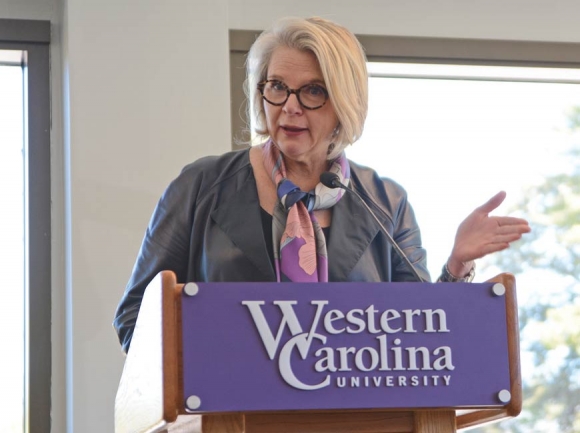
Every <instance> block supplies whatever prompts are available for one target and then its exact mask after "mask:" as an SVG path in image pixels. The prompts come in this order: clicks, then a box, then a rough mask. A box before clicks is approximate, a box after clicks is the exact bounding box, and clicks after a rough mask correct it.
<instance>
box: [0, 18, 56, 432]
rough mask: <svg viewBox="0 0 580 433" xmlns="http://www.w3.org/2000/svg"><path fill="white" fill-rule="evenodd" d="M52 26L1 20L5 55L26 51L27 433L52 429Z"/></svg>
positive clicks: (0, 46)
mask: <svg viewBox="0 0 580 433" xmlns="http://www.w3.org/2000/svg"><path fill="white" fill-rule="evenodd" d="M50 35H51V24H50V21H44V20H16V19H0V50H19V51H23V52H24V53H25V55H23V59H22V63H21V66H22V68H23V71H24V77H25V82H24V86H25V98H27V100H26V105H27V108H28V113H27V121H26V123H25V131H24V136H25V146H26V155H27V170H26V175H27V178H26V179H25V197H26V199H27V201H28V206H27V208H26V209H27V213H28V215H26V216H25V218H27V221H28V224H27V228H26V230H27V231H28V244H27V246H26V250H27V251H28V264H27V267H26V271H25V272H26V273H27V274H26V275H25V278H26V279H27V280H28V289H29V290H28V293H27V294H26V295H25V310H26V311H27V316H26V317H27V318H28V319H29V320H28V321H27V323H26V324H25V329H26V336H27V338H26V341H25V345H26V346H25V350H26V354H27V355H26V358H25V359H26V361H25V372H26V378H25V398H26V402H27V407H26V411H25V419H24V425H25V431H27V432H29V433H41V432H49V431H50V429H51V422H50V411H51V372H52V370H51V369H52V350H51V195H50V177H51V174H50V132H51V116H50Z"/></svg>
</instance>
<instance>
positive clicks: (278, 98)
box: [258, 80, 328, 110]
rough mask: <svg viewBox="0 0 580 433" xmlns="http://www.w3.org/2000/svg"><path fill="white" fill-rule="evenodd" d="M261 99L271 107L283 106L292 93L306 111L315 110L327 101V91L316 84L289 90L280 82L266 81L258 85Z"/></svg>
mask: <svg viewBox="0 0 580 433" xmlns="http://www.w3.org/2000/svg"><path fill="white" fill-rule="evenodd" d="M258 90H259V91H260V93H261V94H262V98H263V99H264V100H265V101H266V102H269V103H270V104H272V105H276V106H280V105H284V104H285V103H286V101H287V100H288V98H289V97H290V95H291V94H292V93H294V94H295V95H296V98H298V102H299V103H300V105H302V106H303V107H304V108H306V109H308V110H316V109H318V108H320V107H322V106H323V105H324V104H326V101H328V91H327V90H326V89H325V88H324V87H322V86H320V85H318V84H305V85H304V86H302V87H300V88H299V89H290V88H289V87H288V86H287V85H286V84H284V83H283V82H282V81H278V80H266V81H262V82H260V83H258Z"/></svg>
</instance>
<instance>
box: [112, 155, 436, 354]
mask: <svg viewBox="0 0 580 433" xmlns="http://www.w3.org/2000/svg"><path fill="white" fill-rule="evenodd" d="M350 164H351V166H350V167H351V184H350V186H351V187H353V188H354V189H356V190H357V192H359V194H361V195H362V196H363V197H364V196H367V197H371V198H372V199H373V200H374V201H375V202H377V203H378V204H379V205H380V207H381V209H382V210H383V211H384V212H386V213H387V214H388V215H390V219H389V218H384V220H383V221H382V223H383V225H384V226H385V227H386V228H387V230H389V232H390V233H392V235H393V237H394V239H395V241H396V242H397V243H398V244H399V246H400V247H401V248H402V249H403V251H404V252H405V253H406V255H407V256H408V257H409V259H410V260H411V262H413V263H414V265H415V267H416V268H417V270H418V272H419V273H420V275H421V277H422V278H423V279H424V280H425V281H430V276H429V272H428V271H427V267H426V252H425V250H424V249H423V248H422V246H421V235H420V232H419V227H418V226H417V222H416V220H415V216H414V213H413V210H412V208H411V206H410V205H409V203H408V202H407V196H406V193H405V191H404V190H403V188H402V187H401V186H400V185H398V184H397V183H395V182H394V181H392V180H389V179H381V178H379V177H378V175H377V173H376V172H374V171H373V170H371V169H369V168H366V167H362V166H359V165H357V164H355V163H353V162H350ZM371 208H372V205H371ZM377 216H379V218H381V217H380V214H377ZM327 248H328V262H329V281H372V282H380V281H383V282H387V281H416V277H414V275H413V273H412V272H411V271H410V270H409V269H408V267H407V266H406V264H405V263H404V262H403V261H402V260H401V259H400V258H399V256H398V255H397V254H396V252H395V251H394V250H393V249H392V247H391V246H390V245H389V243H388V240H387V239H386V237H385V236H384V235H383V234H382V233H381V232H380V229H379V226H378V225H377V223H376V221H374V219H373V218H372V216H371V215H369V213H368V212H367V210H366V209H365V208H364V206H363V205H362V204H361V203H360V202H359V201H358V199H357V198H356V197H354V196H353V195H352V194H345V195H344V196H343V198H342V199H341V200H340V201H339V202H338V204H337V205H336V206H334V208H333V212H332V224H331V232H330V239H329V242H328V245H327ZM162 270H172V271H173V272H175V274H176V275H177V281H178V282H180V283H185V282H190V281H198V282H233V281H256V282H257V281H275V280H276V277H275V273H274V268H273V264H272V262H271V260H270V255H269V253H268V251H267V250H266V243H265V240H264V232H263V229H262V220H261V217H260V204H259V201H258V192H257V189H256V182H255V178H254V174H253V171H252V167H251V165H250V159H249V152H248V150H243V151H236V152H229V153H226V154H224V155H221V156H212V157H205V158H202V159H199V160H198V161H196V162H194V163H192V164H189V165H188V166H186V167H185V168H184V169H183V171H182V172H181V174H180V175H179V176H178V177H177V178H176V179H175V180H174V181H173V182H172V183H171V184H170V185H169V187H168V188H167V190H166V191H165V192H164V194H163V196H162V197H161V199H160V201H159V203H158V204H157V207H156V209H155V211H154V213H153V216H152V218H151V221H150V223H149V227H148V228H147V232H146V234H145V238H144V240H143V244H142V245H141V250H140V252H139V256H138V257H137V261H136V263H135V266H134V268H133V273H132V275H131V278H130V280H129V282H128V284H127V287H126V289H125V293H124V294H123V297H122V299H121V302H120V303H119V306H118V307H117V311H116V314H115V320H114V326H115V328H116V330H117V333H118V335H119V340H120V342H121V344H122V346H123V350H125V351H128V349H129V345H130V342H131V337H132V335H133V328H134V326H135V321H136V319H137V314H138V313H139V308H140V305H141V299H142V297H143V292H144V290H145V288H146V287H147V285H148V284H149V282H150V281H151V280H152V279H153V278H154V277H155V275H157V273H159V272H160V271H162Z"/></svg>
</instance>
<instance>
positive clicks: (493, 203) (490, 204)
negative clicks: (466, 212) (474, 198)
mask: <svg viewBox="0 0 580 433" xmlns="http://www.w3.org/2000/svg"><path fill="white" fill-rule="evenodd" d="M505 196H506V192H505V191H500V192H498V193H497V194H496V195H494V196H493V197H492V198H490V199H489V200H488V201H487V202H486V203H484V204H482V205H481V206H479V207H478V208H477V209H478V210H479V211H481V212H484V213H486V214H488V213H490V212H491V211H493V210H495V209H497V208H498V207H499V205H500V204H502V203H503V201H504V200H505Z"/></svg>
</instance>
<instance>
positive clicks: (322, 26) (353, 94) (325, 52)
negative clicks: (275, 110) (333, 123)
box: [244, 17, 368, 159]
mask: <svg viewBox="0 0 580 433" xmlns="http://www.w3.org/2000/svg"><path fill="white" fill-rule="evenodd" d="M280 46H284V47H288V48H294V49H298V50H302V51H309V52H312V53H313V54H314V55H315V56H316V59H317V60H318V63H319V65H320V69H321V71H322V77H323V78H324V83H325V85H326V89H327V90H328V94H329V99H330V102H331V103H332V105H333V107H334V111H335V113H336V116H337V117H338V122H339V125H338V129H337V134H336V136H335V137H334V140H333V143H334V148H333V149H332V150H331V151H330V153H329V155H328V159H333V158H335V157H336V156H338V155H339V154H340V153H341V152H342V151H343V150H344V148H345V147H346V146H348V145H349V144H352V143H354V142H355V141H357V140H358V139H359V138H360V136H361V135H362V132H363V127H364V123H365V119H366V116H367V110H368V75H367V69H366V56H365V54H364V51H363V49H362V46H361V45H360V43H359V41H358V40H357V38H356V37H355V36H354V35H353V34H352V33H351V32H350V31H349V30H347V29H346V28H344V27H342V26H340V25H338V24H336V23H333V22H332V21H328V20H325V19H323V18H318V17H313V18H306V19H304V18H283V19H281V20H278V21H276V22H275V23H274V25H273V26H272V28H271V29H270V30H266V31H264V32H263V33H262V34H260V36H258V38H257V39H256V41H255V42H254V44H253V45H252V47H251V48H250V51H249V53H248V58H247V61H246V69H247V78H246V82H245V84H244V87H245V89H244V90H245V92H246V96H247V98H248V101H249V102H250V103H249V104H248V112H249V113H248V114H249V118H250V119H251V124H252V125H253V126H254V131H255V132H256V134H257V136H258V140H260V141H265V140H267V139H268V138H269V134H268V130H267V125H266V115H265V113H264V106H263V103H264V101H263V99H262V95H261V94H260V92H259V91H258V88H257V86H258V83H259V82H260V81H263V80H265V79H266V78H267V77H266V75H267V73H268V65H269V63H270V59H271V57H272V53H273V52H274V50H275V49H276V48H278V47H280Z"/></svg>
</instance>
